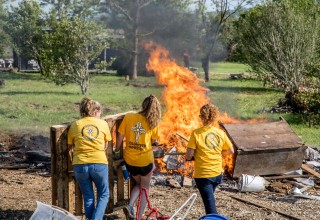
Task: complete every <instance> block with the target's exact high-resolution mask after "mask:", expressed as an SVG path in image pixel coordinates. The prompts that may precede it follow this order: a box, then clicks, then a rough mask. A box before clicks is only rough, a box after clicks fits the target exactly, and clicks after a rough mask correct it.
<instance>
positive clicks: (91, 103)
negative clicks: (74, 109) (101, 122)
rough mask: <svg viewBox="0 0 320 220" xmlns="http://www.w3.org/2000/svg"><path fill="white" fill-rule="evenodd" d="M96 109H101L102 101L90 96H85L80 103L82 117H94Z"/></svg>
mask: <svg viewBox="0 0 320 220" xmlns="http://www.w3.org/2000/svg"><path fill="white" fill-rule="evenodd" d="M95 111H101V105H100V103H99V102H97V101H95V100H92V99H90V98H86V97H85V98H83V99H82V101H81V103H80V116H81V117H82V118H84V117H92V116H94V113H95Z"/></svg>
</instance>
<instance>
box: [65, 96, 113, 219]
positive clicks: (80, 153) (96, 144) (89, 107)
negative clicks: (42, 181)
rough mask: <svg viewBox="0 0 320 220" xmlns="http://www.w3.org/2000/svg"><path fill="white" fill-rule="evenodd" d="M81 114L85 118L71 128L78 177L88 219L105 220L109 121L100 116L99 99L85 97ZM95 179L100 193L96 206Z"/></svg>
mask: <svg viewBox="0 0 320 220" xmlns="http://www.w3.org/2000/svg"><path fill="white" fill-rule="evenodd" d="M80 115H81V119H79V120H77V121H75V122H73V123H72V124H71V126H70V128H69V131H68V146H69V150H70V151H73V157H72V164H73V170H74V176H75V178H76V180H77V182H78V183H79V186H80V189H81V193H82V195H83V200H84V210H85V216H86V219H96V220H102V219H103V216H104V213H105V209H106V207H107V204H108V200H109V182H108V160H107V155H106V149H107V146H108V141H110V140H111V134H110V130H109V126H108V124H107V122H106V121H104V120H101V119H100V115H101V105H100V103H99V102H97V101H94V100H92V99H89V98H83V99H82V101H81V103H80ZM92 182H94V184H95V186H96V188H97V192H98V196H97V201H96V203H97V204H96V205H95V196H94V190H93V184H92Z"/></svg>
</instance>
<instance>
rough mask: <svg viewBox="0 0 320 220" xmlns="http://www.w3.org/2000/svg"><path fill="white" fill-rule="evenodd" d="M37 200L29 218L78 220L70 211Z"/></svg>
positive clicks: (36, 219) (38, 219)
mask: <svg viewBox="0 0 320 220" xmlns="http://www.w3.org/2000/svg"><path fill="white" fill-rule="evenodd" d="M36 202H37V208H36V210H35V211H34V213H33V214H32V216H31V217H30V219H29V220H61V219H63V220H78V218H77V217H76V216H74V215H72V214H71V213H70V212H68V211H66V210H64V209H62V208H59V207H56V206H52V205H47V204H44V203H42V202H39V201H36Z"/></svg>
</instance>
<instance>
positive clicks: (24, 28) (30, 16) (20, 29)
mask: <svg viewBox="0 0 320 220" xmlns="http://www.w3.org/2000/svg"><path fill="white" fill-rule="evenodd" d="M42 15H43V11H42V9H41V7H40V4H39V3H38V2H37V1H33V0H32V1H27V0H24V1H22V2H20V4H19V7H16V8H12V11H11V12H9V15H8V22H7V23H6V25H5V30H6V33H7V34H8V35H9V36H10V37H11V39H12V42H13V47H14V50H15V51H16V52H17V53H18V54H20V55H23V56H25V57H27V58H30V59H36V60H38V62H40V63H41V59H40V58H39V56H40V54H41V49H42V42H43V28H44V27H45V20H44V19H43V18H42Z"/></svg>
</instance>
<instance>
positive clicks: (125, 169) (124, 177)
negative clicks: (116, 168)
mask: <svg viewBox="0 0 320 220" xmlns="http://www.w3.org/2000/svg"><path fill="white" fill-rule="evenodd" d="M121 169H122V174H123V179H124V180H128V179H129V178H130V175H129V172H128V170H127V167H126V164H125V163H124V162H123V163H121Z"/></svg>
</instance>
